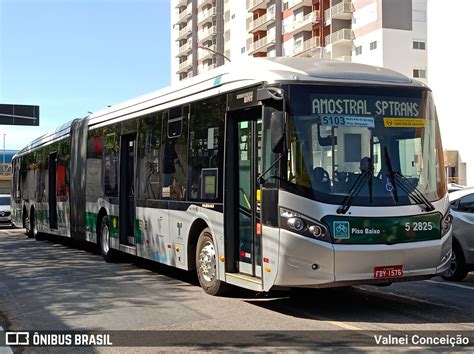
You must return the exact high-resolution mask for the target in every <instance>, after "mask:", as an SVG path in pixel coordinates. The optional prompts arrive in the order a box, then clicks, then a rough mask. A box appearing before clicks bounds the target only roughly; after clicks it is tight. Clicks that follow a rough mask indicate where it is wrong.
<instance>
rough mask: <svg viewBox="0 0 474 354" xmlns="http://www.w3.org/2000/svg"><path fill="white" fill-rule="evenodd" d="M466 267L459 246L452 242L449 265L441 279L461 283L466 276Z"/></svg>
mask: <svg viewBox="0 0 474 354" xmlns="http://www.w3.org/2000/svg"><path fill="white" fill-rule="evenodd" d="M467 273H468V271H467V267H466V262H465V260H464V254H463V252H462V248H461V246H459V245H458V244H457V243H454V242H453V255H452V256H451V265H450V267H449V269H448V270H447V271H446V272H444V273H443V274H442V275H441V277H442V278H443V279H444V280H448V281H461V280H463V279H464V278H465V277H466V276H467Z"/></svg>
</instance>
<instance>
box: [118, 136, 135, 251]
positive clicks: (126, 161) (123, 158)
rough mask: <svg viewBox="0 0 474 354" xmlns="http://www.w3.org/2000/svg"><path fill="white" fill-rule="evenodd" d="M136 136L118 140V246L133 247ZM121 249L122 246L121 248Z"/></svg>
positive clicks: (123, 137)
mask: <svg viewBox="0 0 474 354" xmlns="http://www.w3.org/2000/svg"><path fill="white" fill-rule="evenodd" d="M136 140H137V138H136V134H127V135H122V138H121V140H120V181H119V184H120V190H119V232H120V244H121V245H124V246H132V247H133V246H134V245H135V188H134V186H135V155H136ZM121 249H122V246H121Z"/></svg>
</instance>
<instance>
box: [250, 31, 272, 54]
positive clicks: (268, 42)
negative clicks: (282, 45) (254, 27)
mask: <svg viewBox="0 0 474 354" xmlns="http://www.w3.org/2000/svg"><path fill="white" fill-rule="evenodd" d="M272 45H275V36H274V35H273V36H270V35H267V36H265V37H263V38H260V39H259V40H258V41H256V42H250V43H247V53H248V54H249V55H253V54H255V53H258V52H265V51H266V50H267V49H268V47H271V46H272Z"/></svg>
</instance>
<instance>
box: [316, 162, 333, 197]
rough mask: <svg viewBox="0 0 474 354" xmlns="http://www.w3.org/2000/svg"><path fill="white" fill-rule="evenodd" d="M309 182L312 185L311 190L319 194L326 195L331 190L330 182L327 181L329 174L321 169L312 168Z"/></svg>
mask: <svg viewBox="0 0 474 354" xmlns="http://www.w3.org/2000/svg"><path fill="white" fill-rule="evenodd" d="M311 182H312V184H313V189H315V190H317V191H319V192H324V193H327V192H330V190H331V181H330V179H329V173H328V172H327V171H326V170H325V169H324V168H322V167H315V168H313V173H312V181H311Z"/></svg>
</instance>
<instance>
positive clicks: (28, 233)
mask: <svg viewBox="0 0 474 354" xmlns="http://www.w3.org/2000/svg"><path fill="white" fill-rule="evenodd" d="M23 225H24V227H25V233H26V236H28V238H33V234H32V232H31V231H30V218H29V217H28V214H27V213H25V215H24V216H23Z"/></svg>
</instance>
